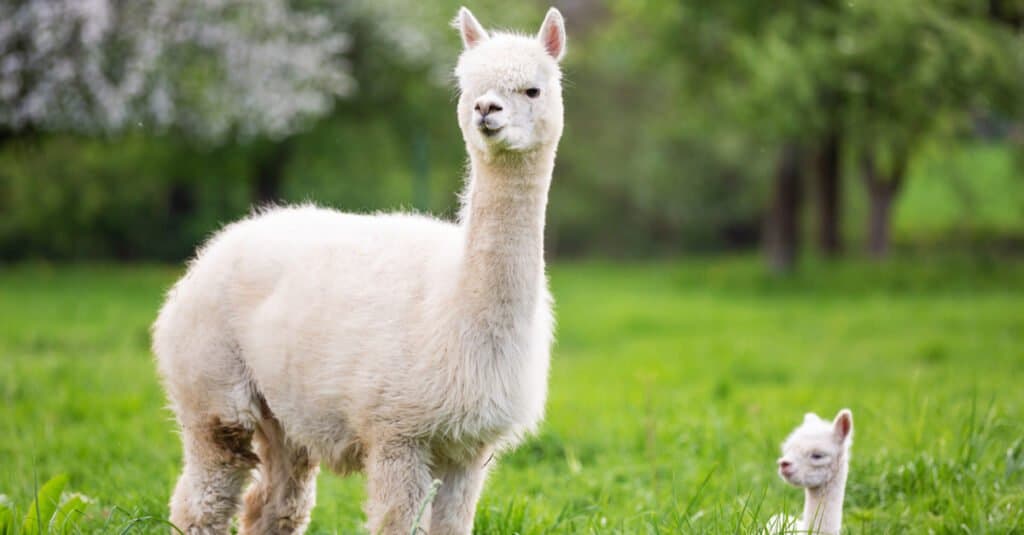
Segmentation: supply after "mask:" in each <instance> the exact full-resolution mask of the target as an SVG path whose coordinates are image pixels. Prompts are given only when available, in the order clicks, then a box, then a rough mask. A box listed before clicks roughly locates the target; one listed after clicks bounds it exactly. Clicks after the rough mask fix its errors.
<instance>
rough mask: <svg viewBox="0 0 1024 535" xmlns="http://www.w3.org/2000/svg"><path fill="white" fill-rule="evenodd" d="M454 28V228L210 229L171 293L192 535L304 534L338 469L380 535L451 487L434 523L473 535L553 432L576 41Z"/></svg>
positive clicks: (184, 512)
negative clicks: (552, 237)
mask: <svg viewBox="0 0 1024 535" xmlns="http://www.w3.org/2000/svg"><path fill="white" fill-rule="evenodd" d="M455 25H456V27H457V28H458V29H459V31H460V34H461V37H462V40H463V43H464V45H465V50H464V51H463V53H462V55H461V56H460V58H459V61H458V66H457V67H456V76H457V78H458V80H459V89H460V98H459V103H458V121H459V125H460V128H461V130H462V134H463V138H464V140H465V144H466V149H467V152H468V153H469V159H470V170H469V176H468V178H467V185H466V189H465V191H464V193H463V197H462V204H463V206H462V211H461V215H460V220H459V222H458V223H456V224H453V223H448V222H443V221H440V220H437V219H433V218H430V217H425V216H420V215H411V214H381V215H354V214H345V213H340V212H337V211H333V210H327V209H322V208H317V207H314V206H295V207H283V208H273V209H268V210H264V211H262V212H260V213H258V214H255V215H253V216H252V217H249V218H247V219H245V220H243V221H239V222H237V223H234V224H231V225H229V226H227V227H226V228H224V229H223V230H221V231H220V232H219V233H217V234H216V235H215V236H214V237H213V238H212V239H210V240H209V242H208V243H207V244H206V245H205V246H203V247H202V248H201V250H200V251H199V252H198V254H197V257H196V259H195V260H194V261H193V262H192V263H191V265H190V266H189V269H188V272H187V273H186V274H185V276H184V277H182V279H181V280H180V281H178V283H177V284H175V285H174V287H173V288H172V289H171V291H170V292H169V294H168V296H167V300H166V302H165V303H164V305H163V308H162V309H161V310H160V314H159V317H158V318H157V320H156V323H155V324H154V326H153V348H154V352H155V354H156V357H157V362H158V367H159V371H160V374H161V376H162V378H163V381H164V385H165V388H166V390H167V394H168V397H169V399H170V401H171V407H172V409H173V410H174V413H175V415H176V416H177V421H178V424H179V426H180V428H181V434H182V439H183V444H184V458H185V462H184V468H183V471H182V474H181V477H180V479H179V481H178V483H177V486H176V488H175V490H174V495H173V497H172V499H171V521H172V522H173V523H174V524H175V525H176V526H178V527H179V528H180V529H181V530H182V531H184V532H185V533H188V534H200V533H202V534H206V533H211V534H212V533H217V534H222V533H227V532H228V530H229V526H230V522H231V519H232V518H233V516H234V515H235V514H237V513H238V510H239V508H243V511H242V514H241V521H240V529H241V532H243V533H301V532H303V531H304V530H305V528H306V526H307V525H308V523H309V511H310V509H311V508H312V507H313V504H314V502H315V479H316V475H317V472H318V470H319V466H320V465H321V464H324V465H325V466H327V467H329V468H330V469H331V470H333V471H336V472H338V473H341V474H347V473H350V472H354V471H363V472H365V473H366V474H367V480H368V492H367V494H368V500H367V504H366V506H365V511H366V515H367V527H368V529H369V530H370V532H372V533H375V534H376V533H383V534H397V533H408V532H409V530H410V528H411V527H412V525H413V523H414V521H415V519H416V515H417V513H418V511H419V509H420V507H421V505H422V504H423V503H425V501H426V497H427V495H428V491H429V489H430V485H431V482H432V480H433V479H439V480H440V481H441V482H442V485H441V487H440V489H439V490H438V493H437V495H436V497H435V499H434V500H433V502H432V504H428V505H427V507H426V510H425V512H424V515H423V518H422V520H421V521H420V526H421V527H422V528H425V529H427V530H428V532H429V533H431V534H468V533H470V532H471V531H472V526H473V515H474V512H475V509H476V503H477V499H478V498H479V495H480V492H481V490H482V487H483V483H484V478H485V475H486V471H487V465H488V460H489V459H490V458H491V457H492V456H493V455H494V454H495V453H498V452H500V451H501V450H503V449H505V448H508V447H510V446H513V445H515V444H516V443H517V442H518V441H519V440H520V439H521V438H522V437H523V435H524V434H526V433H529V432H531V431H533V430H534V429H535V428H536V426H537V425H538V423H539V421H540V420H541V419H542V417H543V413H544V404H545V399H546V395H547V376H548V362H549V353H550V347H551V343H552V332H553V317H552V313H551V297H550V295H549V293H548V289H547V282H546V278H545V272H544V257H543V236H544V214H545V208H546V204H547V196H548V189H549V185H550V182H551V174H552V171H553V168H554V161H555V151H556V148H557V146H558V141H559V139H560V137H561V134H562V115H563V109H562V97H561V74H560V70H559V66H558V61H559V60H560V59H561V57H562V55H563V53H564V51H565V28H564V23H563V21H562V17H561V15H560V14H559V13H558V11H557V10H554V9H552V10H550V11H549V12H548V14H547V17H546V18H545V20H544V22H543V24H542V26H541V30H540V32H539V34H538V35H537V36H524V35H516V34H504V33H498V34H494V35H491V34H489V33H488V32H487V31H486V30H485V29H484V28H483V27H482V26H481V25H480V23H479V22H477V20H476V19H475V18H474V17H473V15H472V14H471V13H470V12H469V11H468V10H467V9H465V8H463V9H462V10H460V12H459V15H458V16H457V18H456V21H455ZM253 474H255V481H252V482H251V484H250V481H251V480H252V479H253V478H252V476H253ZM246 485H249V488H248V490H247V491H245V493H244V499H241V496H242V494H243V489H244V487H245V486H246Z"/></svg>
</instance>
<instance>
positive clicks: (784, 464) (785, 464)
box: [779, 459, 793, 470]
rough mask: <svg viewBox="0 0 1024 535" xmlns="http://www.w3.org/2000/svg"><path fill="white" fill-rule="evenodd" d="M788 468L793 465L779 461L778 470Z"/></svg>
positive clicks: (783, 460)
mask: <svg viewBox="0 0 1024 535" xmlns="http://www.w3.org/2000/svg"><path fill="white" fill-rule="evenodd" d="M790 466H793V463H791V462H789V461H787V460H785V459H779V468H781V469H782V470H789V467H790Z"/></svg>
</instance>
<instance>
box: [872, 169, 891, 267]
mask: <svg viewBox="0 0 1024 535" xmlns="http://www.w3.org/2000/svg"><path fill="white" fill-rule="evenodd" d="M895 193H896V192H895V191H893V190H892V189H891V188H887V187H881V188H873V189H869V190H868V200H869V203H870V209H869V212H868V253H869V254H870V255H871V256H872V257H874V258H879V259H881V258H885V257H886V256H889V242H890V240H891V228H890V227H891V221H892V201H893V198H894V197H895V196H896V195H895Z"/></svg>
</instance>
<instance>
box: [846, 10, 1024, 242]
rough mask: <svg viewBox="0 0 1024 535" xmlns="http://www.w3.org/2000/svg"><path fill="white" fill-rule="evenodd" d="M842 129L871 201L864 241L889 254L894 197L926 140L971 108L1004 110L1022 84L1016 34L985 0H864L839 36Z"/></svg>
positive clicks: (1013, 105) (1022, 48)
mask: <svg viewBox="0 0 1024 535" xmlns="http://www.w3.org/2000/svg"><path fill="white" fill-rule="evenodd" d="M838 39H839V44H840V46H839V47H838V52H839V55H838V56H837V58H836V59H837V61H838V64H839V65H840V66H841V70H842V73H843V79H845V80H847V82H846V83H845V84H843V86H841V87H842V89H843V90H844V97H843V98H844V101H845V103H846V105H845V109H844V113H845V130H846V131H847V132H848V133H849V134H850V138H851V139H850V143H851V145H852V150H854V151H855V152H856V153H857V154H858V155H859V156H858V158H859V164H860V172H861V177H862V181H863V183H864V185H865V188H866V191H867V194H868V195H867V197H868V201H869V210H868V219H867V249H868V252H869V253H870V254H871V255H872V256H875V257H879V258H881V257H884V256H886V255H887V254H888V251H889V248H890V247H889V244H890V241H891V218H892V211H893V206H894V204H895V201H896V199H897V197H898V195H899V193H900V192H901V191H902V190H903V189H904V184H905V182H906V179H907V175H908V169H909V167H910V164H911V162H912V159H913V157H914V154H915V150H916V149H917V148H918V147H919V146H921V144H922V142H923V141H924V140H925V139H928V138H930V137H934V136H941V135H946V134H950V133H952V134H956V133H957V132H958V131H959V130H962V128H963V126H964V125H966V124H968V122H969V120H970V118H971V115H972V113H974V112H976V111H979V110H984V111H986V112H996V113H1004V114H1012V113H1014V112H1015V111H1016V109H1017V108H1018V107H1019V105H1020V103H1019V95H1020V94H1022V92H1024V42H1022V41H1021V39H1020V38H1019V37H1018V36H1016V35H1014V33H1013V31H1012V30H1010V27H1009V26H1006V25H1002V24H999V23H997V22H995V21H994V19H993V18H991V17H990V13H989V6H988V5H987V3H984V2H966V1H965V2H955V1H944V2H940V1H933V2H919V1H917V0H862V1H858V2H856V3H855V4H853V5H851V6H849V7H848V8H847V9H846V10H845V15H844V18H843V23H842V25H841V26H840V33H839V36H838Z"/></svg>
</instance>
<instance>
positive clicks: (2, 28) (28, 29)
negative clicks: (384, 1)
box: [0, 0, 354, 139]
mask: <svg viewBox="0 0 1024 535" xmlns="http://www.w3.org/2000/svg"><path fill="white" fill-rule="evenodd" d="M334 22H335V21H332V20H330V19H328V18H327V17H326V16H325V15H323V14H318V13H312V12H308V11H303V10H299V9H296V8H294V7H293V6H292V5H291V4H289V2H288V0H162V1H161V0H7V1H4V2H0V127H6V128H9V129H14V130H18V129H21V128H25V127H30V126H31V127H36V128H41V129H60V130H70V131H76V132H85V133H100V132H115V131H119V130H123V129H125V128H127V127H129V126H132V125H137V124H139V123H142V124H145V125H146V126H149V127H153V128H157V129H167V128H180V129H182V130H184V131H186V132H188V133H190V134H193V135H197V136H200V137H203V138H211V139H219V138H223V137H225V136H227V135H229V134H232V133H237V134H238V135H241V136H251V135H255V134H267V135H270V136H282V135H287V134H289V133H292V132H294V131H295V130H296V129H298V128H299V127H300V126H301V125H302V124H303V122H304V120H306V119H309V118H312V117H316V116H319V115H322V114H324V113H326V112H327V111H329V110H330V107H331V104H332V102H333V101H334V99H335V98H337V97H339V96H344V95H347V94H349V93H350V92H351V91H352V90H353V89H354V81H353V79H352V77H351V75H350V69H349V65H348V63H347V62H346V60H345V57H344V54H345V53H346V52H347V50H348V47H349V46H350V39H349V36H348V34H347V33H346V32H344V31H343V30H339V29H338V28H337V27H336V25H335V24H334Z"/></svg>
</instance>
